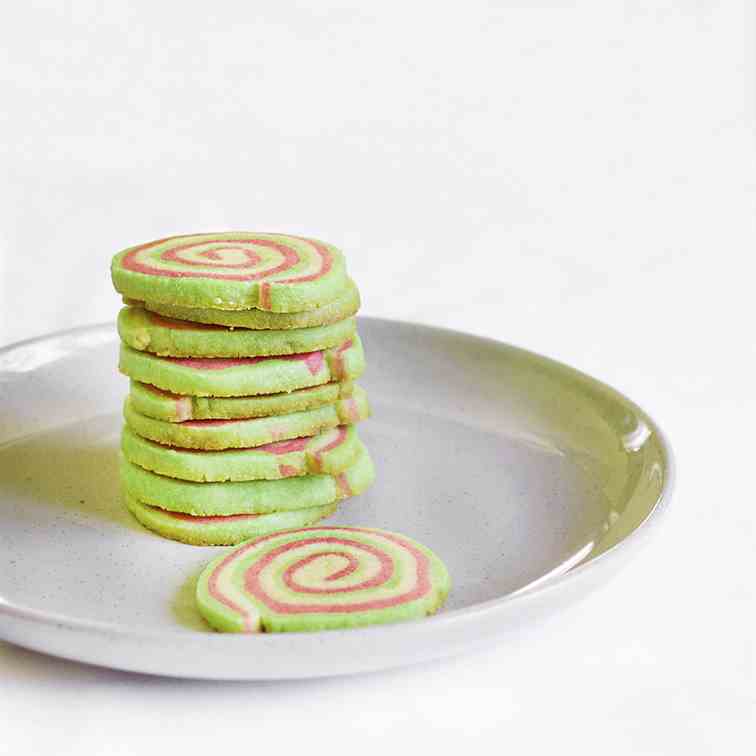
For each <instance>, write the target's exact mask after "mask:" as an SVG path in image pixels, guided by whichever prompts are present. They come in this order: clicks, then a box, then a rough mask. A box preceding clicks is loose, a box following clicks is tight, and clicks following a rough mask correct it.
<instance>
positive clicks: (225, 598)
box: [196, 526, 451, 633]
mask: <svg viewBox="0 0 756 756" xmlns="http://www.w3.org/2000/svg"><path fill="white" fill-rule="evenodd" d="M450 588H451V581H450V578H449V573H448V571H447V570H446V567H445V566H444V564H443V562H442V561H441V560H440V559H439V558H438V557H437V556H436V555H435V554H434V553H433V552H432V551H431V550H430V549H429V548H427V547H425V546H423V545H421V544H419V543H417V541H414V540H412V539H411V538H408V537H407V536H404V535H400V534H399V533H391V532H389V531H386V530H377V529H373V528H340V527H327V526H325V527H322V526H321V527H314V528H302V529H300V530H289V531H286V532H283V533H274V534H272V535H267V536H261V537H258V538H255V539H253V540H251V541H248V542H247V543H244V544H242V545H240V546H238V547H237V548H236V549H233V550H232V551H230V552H227V553H225V554H221V555H220V556H219V557H218V558H217V559H214V560H213V561H212V562H210V564H209V565H208V566H207V567H206V568H205V570H204V571H203V572H202V574H201V575H200V578H199V581H198V583H197V594H196V598H197V607H198V609H199V611H200V613H201V614H202V616H203V617H204V618H205V619H206V620H207V622H208V623H209V624H210V625H211V626H212V627H214V628H215V629H216V630H220V631H222V632H229V633H258V632H311V631H316V630H336V629H339V628H353V627H362V626H365V625H376V624H384V623H389V622H401V621H404V620H411V619H419V618H421V617H424V616H426V615H428V614H432V613H433V612H435V611H436V610H438V609H439V607H441V606H442V605H443V603H444V601H445V600H446V597H447V595H448V593H449V590H450Z"/></svg>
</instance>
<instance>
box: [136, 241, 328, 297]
mask: <svg viewBox="0 0 756 756" xmlns="http://www.w3.org/2000/svg"><path fill="white" fill-rule="evenodd" d="M333 260H334V250H333V249H332V248H331V247H329V246H328V245H326V244H323V243H322V242H319V241H316V240H315V239H306V238H304V237H298V236H286V235H283V234H257V233H247V232H239V233H222V234H198V235H195V236H172V237H168V238H166V239H159V240H158V241H153V242H148V243H147V244H141V245H139V246H138V247H133V248H132V249H130V250H129V251H128V252H127V253H126V254H125V255H124V257H123V259H122V261H121V267H122V268H123V269H125V270H128V271H132V272H134V273H143V274H145V275H150V276H168V277H172V278H192V277H196V278H215V279H223V280H227V281H260V282H262V284H261V292H260V298H261V302H262V304H263V305H264V304H265V300H266V297H267V296H268V289H267V286H266V282H270V281H275V282H276V283H280V284H289V283H297V282H305V281H315V280H317V279H319V278H321V277H323V276H325V275H326V274H327V273H328V272H329V271H330V270H331V267H332V265H333Z"/></svg>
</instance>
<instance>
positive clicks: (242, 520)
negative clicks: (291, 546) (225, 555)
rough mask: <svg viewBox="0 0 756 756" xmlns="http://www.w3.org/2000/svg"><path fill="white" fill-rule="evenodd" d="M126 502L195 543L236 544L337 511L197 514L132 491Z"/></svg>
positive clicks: (144, 518) (143, 517)
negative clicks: (170, 508) (142, 497)
mask: <svg viewBox="0 0 756 756" xmlns="http://www.w3.org/2000/svg"><path fill="white" fill-rule="evenodd" d="M125 499H126V506H127V507H128V508H129V511H130V512H131V514H133V515H134V517H136V519H137V520H139V522H140V523H142V525H144V527H146V528H148V529H149V530H152V531H154V532H155V533H158V534H159V535H161V536H164V537H165V538H170V539H171V540H173V541H181V542H182V543H190V544H193V545H194V546H233V545H234V544H237V543H241V542H242V541H246V540H247V539H248V538H254V537H256V536H261V535H265V534H266V533H275V532H276V531H279V530H286V529H288V528H301V527H304V526H305V525H311V524H312V523H314V522H317V521H318V520H322V519H323V518H324V517H329V516H330V515H332V514H333V513H334V512H335V511H336V504H335V503H334V504H326V505H325V506H322V507H306V508H304V509H292V510H290V511H288V512H270V513H268V514H238V515H225V516H224V515H220V516H218V515H216V516H204V517H203V516H193V515H188V514H182V513H181V512H169V511H167V510H165V509H160V507H152V506H150V505H149V504H142V503H141V502H140V501H137V500H136V499H135V498H133V497H132V496H129V495H128V494H127V495H126V496H125Z"/></svg>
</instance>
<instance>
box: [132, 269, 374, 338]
mask: <svg viewBox="0 0 756 756" xmlns="http://www.w3.org/2000/svg"><path fill="white" fill-rule="evenodd" d="M125 302H126V304H141V305H142V306H143V307H144V308H145V309H146V310H150V311H152V312H156V313H157V314H158V315H163V316H164V317H166V318H176V319H177V320H189V321H191V322H192V323H208V324H214V325H224V326H231V327H232V328H252V329H255V330H267V329H273V330H277V331H283V330H287V329H290V328H314V327H315V326H321V325H328V324H329V323H336V322H337V321H339V320H345V319H346V318H350V317H352V315H354V314H355V313H356V312H357V310H359V309H360V294H359V292H358V291H357V287H356V286H355V284H354V281H352V280H351V279H349V280H348V281H347V285H346V287H345V288H344V289H343V290H342V291H341V292H340V293H339V297H338V299H334V301H333V302H330V303H329V304H327V305H323V306H322V307H316V308H315V309H314V310H305V311H304V312H267V311H266V310H256V309H251V310H218V309H210V308H201V307H181V306H180V305H169V304H162V303H160V302H150V301H146V302H139V301H138V300H130V299H127V300H125Z"/></svg>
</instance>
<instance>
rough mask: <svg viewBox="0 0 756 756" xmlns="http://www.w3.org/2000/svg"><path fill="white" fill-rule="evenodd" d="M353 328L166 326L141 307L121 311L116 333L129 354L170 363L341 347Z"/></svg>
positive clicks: (347, 324)
mask: <svg viewBox="0 0 756 756" xmlns="http://www.w3.org/2000/svg"><path fill="white" fill-rule="evenodd" d="M355 328H356V323H355V320H354V318H347V319H346V320H341V321H339V322H338V323H331V324H330V325H324V326H315V327H314V328H293V329H290V330H288V331H250V330H249V329H247V328H226V327H225V326H218V325H205V324H203V323H189V322H187V321H186V320H171V319H169V318H164V317H163V316H162V315H156V314H155V313H154V312H147V310H145V309H143V308H142V307H124V308H123V309H122V310H121V312H120V313H119V314H118V333H119V334H120V336H121V339H122V340H123V342H124V343H125V344H128V345H129V346H130V347H131V348H132V349H138V350H140V351H146V352H151V353H153V354H159V355H161V356H163V355H169V356H172V357H259V356H261V355H265V356H267V355H274V354H275V355H280V354H300V353H302V352H314V351H316V350H319V349H327V348H328V347H333V346H338V345H339V344H343V343H344V342H345V341H347V339H350V338H352V336H354V332H355Z"/></svg>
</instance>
